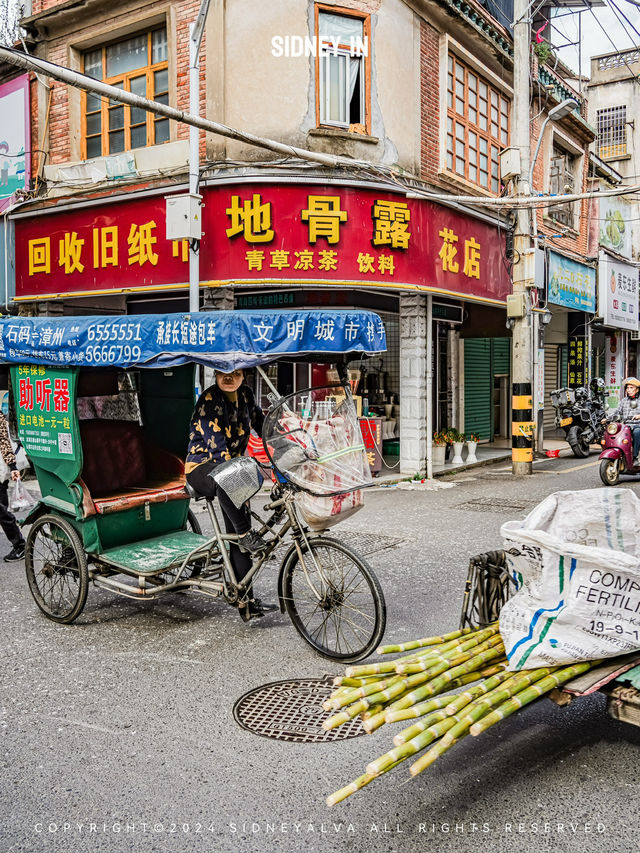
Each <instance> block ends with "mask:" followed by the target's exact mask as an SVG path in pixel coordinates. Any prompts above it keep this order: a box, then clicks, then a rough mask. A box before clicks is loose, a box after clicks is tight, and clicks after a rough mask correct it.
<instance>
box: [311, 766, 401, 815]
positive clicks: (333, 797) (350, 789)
mask: <svg viewBox="0 0 640 853" xmlns="http://www.w3.org/2000/svg"><path fill="white" fill-rule="evenodd" d="M407 757H408V756H407ZM404 760H405V759H404V758H401V759H400V760H399V761H396V763H395V764H393V765H392V766H391V767H387V770H393V768H394V767H397V766H398V764H402V762H403V761H404ZM379 775H380V774H379V773H363V774H362V776H358V778H357V779H354V780H353V782H349V784H348V785H345V786H344V788H340V790H339V791H335V792H334V793H333V794H330V795H329V796H328V797H327V805H328V806H329V807H331V806H335V805H336V804H337V803H341V802H342V800H346V798H347V797H350V796H351V794H355V793H356V791H360V790H361V789H362V788H364V787H365V785H368V784H369V782H373V780H374V779H377V778H378V776H379Z"/></svg>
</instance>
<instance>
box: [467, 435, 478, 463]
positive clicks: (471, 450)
mask: <svg viewBox="0 0 640 853" xmlns="http://www.w3.org/2000/svg"><path fill="white" fill-rule="evenodd" d="M479 441H480V436H479V435H478V434H477V433H476V432H471V433H469V438H468V439H467V462H477V461H478V458H477V456H476V448H477V447H478V442H479Z"/></svg>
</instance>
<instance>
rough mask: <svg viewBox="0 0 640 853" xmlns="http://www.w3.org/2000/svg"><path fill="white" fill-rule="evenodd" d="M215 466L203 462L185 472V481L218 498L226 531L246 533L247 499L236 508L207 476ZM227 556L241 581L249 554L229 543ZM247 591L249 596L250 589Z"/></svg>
mask: <svg viewBox="0 0 640 853" xmlns="http://www.w3.org/2000/svg"><path fill="white" fill-rule="evenodd" d="M215 467H216V466H215V465H214V464H213V462H203V463H202V464H201V465H198V467H197V468H194V469H193V471H190V472H189V473H188V474H187V482H188V483H189V485H190V486H191V488H193V489H195V490H196V492H198V494H199V495H205V496H206V497H208V498H212V497H214V496H215V497H217V498H218V503H219V504H220V509H221V510H222V518H223V519H224V526H225V530H226V532H227V533H238V534H240V535H242V534H243V533H247V532H248V531H249V530H250V529H251V515H250V513H249V501H247V502H246V503H244V504H242V506H241V507H240V508H238V507H237V506H236V505H235V504H234V503H233V502H232V500H231V498H230V497H229V496H228V495H227V493H226V492H224V491H223V490H222V489H221V488H220V486H218V485H216V483H215V482H214V480H213V479H212V478H211V477H210V476H209V474H210V473H211V472H212V471H213V470H214V468H215ZM229 557H230V559H231V565H232V566H233V571H234V572H235V575H236V580H239V581H241V580H242V578H243V577H244V576H245V575H246V574H247V572H248V571H249V569H250V568H251V563H252V561H251V555H250V554H243V553H242V551H241V550H240V549H239V548H238V546H237V545H231V547H230V549H229ZM248 592H249V595H250V596H251V589H249V591H248Z"/></svg>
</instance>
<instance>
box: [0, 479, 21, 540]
mask: <svg viewBox="0 0 640 853" xmlns="http://www.w3.org/2000/svg"><path fill="white" fill-rule="evenodd" d="M8 489H9V482H8V481H7V480H5V482H4V483H0V527H2V529H3V530H4V535H5V536H6V537H7V539H8V540H9V542H11V544H12V545H13V546H14V548H15V547H16V546H18V545H23V544H24V536H23V535H22V533H21V532H20V528H19V527H18V523H17V521H16V517H15V515H14V514H13V513H12V512H10V511H9V495H8V494H7V491H8Z"/></svg>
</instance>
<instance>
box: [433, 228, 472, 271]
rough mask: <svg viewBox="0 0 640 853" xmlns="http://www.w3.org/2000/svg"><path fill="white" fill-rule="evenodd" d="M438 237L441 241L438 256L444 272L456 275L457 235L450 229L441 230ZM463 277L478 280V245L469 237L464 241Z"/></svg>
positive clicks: (458, 265) (457, 266) (458, 267)
mask: <svg viewBox="0 0 640 853" xmlns="http://www.w3.org/2000/svg"><path fill="white" fill-rule="evenodd" d="M439 237H440V239H441V240H442V246H441V247H440V251H439V252H438V255H439V257H440V260H441V262H442V269H443V271H444V272H453V273H457V272H459V270H460V264H459V262H458V257H457V256H458V248H457V246H456V243H457V242H458V235H457V234H454V232H453V231H452V230H451V228H443V229H442V231H440V232H439ZM462 273H463V275H466V276H467V278H478V279H479V278H480V243H478V241H477V240H476V239H475V238H474V237H470V238H469V239H468V240H465V241H464V263H463V267H462Z"/></svg>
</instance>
